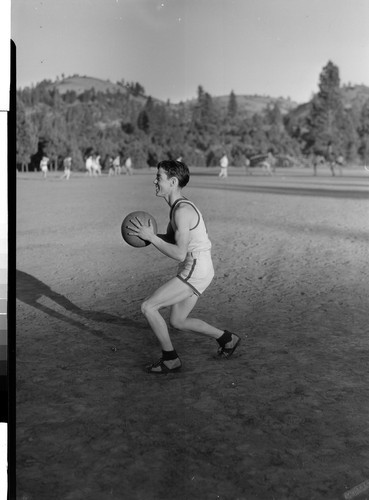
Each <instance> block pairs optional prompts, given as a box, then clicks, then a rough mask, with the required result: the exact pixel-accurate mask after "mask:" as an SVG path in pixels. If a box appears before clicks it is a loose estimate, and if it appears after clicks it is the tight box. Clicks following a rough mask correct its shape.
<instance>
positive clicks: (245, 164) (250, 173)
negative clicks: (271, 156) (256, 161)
mask: <svg viewBox="0 0 369 500" xmlns="http://www.w3.org/2000/svg"><path fill="white" fill-rule="evenodd" d="M243 164H244V166H245V174H246V175H252V172H251V170H250V165H251V162H250V160H249V159H248V158H247V156H245V161H244V163H243Z"/></svg>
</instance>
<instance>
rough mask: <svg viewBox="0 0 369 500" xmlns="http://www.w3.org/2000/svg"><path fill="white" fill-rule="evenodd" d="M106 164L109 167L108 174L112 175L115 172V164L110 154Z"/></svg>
mask: <svg viewBox="0 0 369 500" xmlns="http://www.w3.org/2000/svg"><path fill="white" fill-rule="evenodd" d="M106 164H107V167H108V175H109V177H111V176H112V175H114V174H115V172H114V166H113V158H112V157H111V156H108V158H107V162H106Z"/></svg>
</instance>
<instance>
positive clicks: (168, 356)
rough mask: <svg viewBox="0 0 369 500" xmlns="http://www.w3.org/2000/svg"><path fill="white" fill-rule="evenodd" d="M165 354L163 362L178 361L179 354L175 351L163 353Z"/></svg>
mask: <svg viewBox="0 0 369 500" xmlns="http://www.w3.org/2000/svg"><path fill="white" fill-rule="evenodd" d="M161 352H162V353H163V356H162V360H163V361H169V360H171V359H177V358H178V354H177V353H176V350H175V349H173V351H164V350H162V351H161Z"/></svg>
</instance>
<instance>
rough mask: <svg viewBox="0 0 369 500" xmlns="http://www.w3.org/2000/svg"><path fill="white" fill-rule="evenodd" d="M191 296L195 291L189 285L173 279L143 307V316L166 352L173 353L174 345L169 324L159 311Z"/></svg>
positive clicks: (145, 302)
mask: <svg viewBox="0 0 369 500" xmlns="http://www.w3.org/2000/svg"><path fill="white" fill-rule="evenodd" d="M191 295H193V291H192V290H191V288H190V287H189V286H188V285H186V284H185V283H183V282H182V281H181V280H179V279H178V278H172V279H171V280H170V281H168V282H167V283H165V284H164V285H163V286H161V287H160V288H158V289H157V290H156V292H154V293H153V295H151V297H149V298H148V299H146V300H145V301H144V302H143V304H142V306H141V311H142V313H143V315H144V316H145V317H146V319H147V321H148V323H149V325H150V326H151V328H152V330H153V332H154V333H155V335H156V337H157V339H158V340H159V342H160V345H161V347H162V349H163V350H164V351H172V350H173V345H172V342H171V340H170V337H169V332H168V327H167V324H166V322H165V320H164V318H163V317H162V315H161V314H160V313H159V310H160V309H161V308H162V307H168V306H173V305H174V304H176V303H178V302H182V301H184V300H185V299H188V298H189V297H190V296H191Z"/></svg>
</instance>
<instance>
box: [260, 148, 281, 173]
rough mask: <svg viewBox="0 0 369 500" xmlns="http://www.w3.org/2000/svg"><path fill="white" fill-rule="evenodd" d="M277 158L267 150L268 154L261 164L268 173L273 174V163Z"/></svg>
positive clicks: (274, 163)
mask: <svg viewBox="0 0 369 500" xmlns="http://www.w3.org/2000/svg"><path fill="white" fill-rule="evenodd" d="M276 163H277V160H276V158H275V156H274V155H273V153H272V152H271V151H269V152H268V156H267V157H266V159H265V160H264V161H263V162H262V163H261V166H262V167H263V168H264V169H265V170H266V172H267V174H268V175H273V174H274V173H275V165H276Z"/></svg>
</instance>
